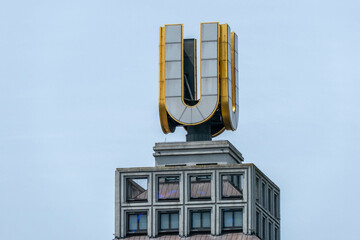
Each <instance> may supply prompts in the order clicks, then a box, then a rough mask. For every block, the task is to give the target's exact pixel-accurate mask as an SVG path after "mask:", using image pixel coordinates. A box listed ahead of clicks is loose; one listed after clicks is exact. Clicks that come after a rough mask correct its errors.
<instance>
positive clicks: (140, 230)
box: [126, 211, 149, 235]
mask: <svg viewBox="0 0 360 240" xmlns="http://www.w3.org/2000/svg"><path fill="white" fill-rule="evenodd" d="M139 214H144V215H145V216H146V229H139V224H140V221H137V222H136V223H137V229H136V231H130V229H129V226H130V216H131V215H137V216H138V215H139ZM148 220H149V219H148V211H136V212H127V213H126V234H127V235H146V234H147V233H148Z"/></svg>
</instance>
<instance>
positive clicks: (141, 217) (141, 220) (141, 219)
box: [138, 213, 147, 230]
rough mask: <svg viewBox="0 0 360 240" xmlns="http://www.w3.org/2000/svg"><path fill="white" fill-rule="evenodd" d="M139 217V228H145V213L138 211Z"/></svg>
mask: <svg viewBox="0 0 360 240" xmlns="http://www.w3.org/2000/svg"><path fill="white" fill-rule="evenodd" d="M138 219H139V230H146V229H147V215H146V214H143V213H140V214H139V216H138Z"/></svg>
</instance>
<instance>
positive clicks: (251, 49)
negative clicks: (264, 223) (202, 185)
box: [0, 0, 360, 240]
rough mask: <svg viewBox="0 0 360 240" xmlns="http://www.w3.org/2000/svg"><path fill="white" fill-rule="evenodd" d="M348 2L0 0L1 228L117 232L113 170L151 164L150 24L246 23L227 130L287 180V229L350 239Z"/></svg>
mask: <svg viewBox="0 0 360 240" xmlns="http://www.w3.org/2000/svg"><path fill="white" fill-rule="evenodd" d="M359 12H360V2H359V1H357V0H342V1H338V0H326V1H325V0H318V1H317V0H272V1H269V0H266V1H265V0H247V1H245V0H243V1H210V0H207V1H195V0H194V1H187V0H186V1H185V0H184V1H170V0H168V1H121V0H103V1H93V0H86V1H85V0H71V1H70V0H62V1H49V0H44V1H39V0H32V1H24V0H12V1H1V2H0V239H7V240H13V239H14V240H20V239H36V240H49V239H51V240H64V239H77V240H81V239H83V240H85V239H86V240H100V239H112V237H113V235H112V234H113V232H114V229H113V228H114V227H113V226H114V171H115V168H116V167H133V166H153V165H154V160H153V157H152V147H153V145H154V143H155V142H161V141H164V140H165V139H166V141H184V140H185V132H184V130H182V129H180V128H178V129H177V130H176V133H174V134H170V135H167V136H165V135H164V134H163V133H162V132H161V128H160V124H159V118H158V111H157V109H158V105H157V104H158V102H157V101H158V42H159V39H158V38H159V26H163V25H164V24H168V23H183V24H184V35H185V37H196V38H198V36H199V31H200V23H201V22H209V21H219V22H220V23H229V25H230V26H231V28H232V30H233V31H235V32H237V34H238V36H239V54H240V55H239V68H240V121H239V128H238V130H237V131H236V132H226V133H224V134H222V135H221V136H219V137H218V138H216V139H227V140H229V141H231V142H232V143H233V144H234V145H235V146H236V147H237V148H238V149H239V151H241V152H242V154H243V156H244V157H245V161H246V162H253V163H255V164H256V165H257V166H258V167H259V168H260V169H261V170H262V171H264V172H265V173H266V174H267V175H268V176H269V177H270V178H271V179H273V180H274V182H275V183H277V184H278V186H279V187H280V188H281V194H282V196H281V224H282V229H281V231H282V239H284V240H303V239H305V238H306V239H346V238H348V239H350V238H351V239H354V235H353V234H354V233H356V235H358V233H357V232H358V225H359V213H360V207H359V204H358V201H359V198H360V190H359V178H358V176H357V175H358V169H359V167H360V159H359V155H360V147H359V142H360V110H359V109H360V104H359V103H360V94H359V93H360V73H359V66H360V44H359V43H360V29H359V28H360V27H359V23H360V14H359Z"/></svg>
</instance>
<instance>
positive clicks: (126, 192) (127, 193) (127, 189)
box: [125, 176, 150, 203]
mask: <svg viewBox="0 0 360 240" xmlns="http://www.w3.org/2000/svg"><path fill="white" fill-rule="evenodd" d="M130 179H146V180H147V189H145V191H147V198H146V199H139V200H137V199H130V198H129V194H130V190H129V184H128V182H129V180H130ZM149 181H150V179H149V177H148V176H126V177H125V200H126V202H127V203H138V202H139V203H144V202H148V201H149V196H150V195H149V194H150V192H149ZM140 187H141V186H140Z"/></svg>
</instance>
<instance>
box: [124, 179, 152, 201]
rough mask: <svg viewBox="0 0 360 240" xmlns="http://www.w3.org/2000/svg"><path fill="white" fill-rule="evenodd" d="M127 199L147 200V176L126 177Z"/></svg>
mask: <svg viewBox="0 0 360 240" xmlns="http://www.w3.org/2000/svg"><path fill="white" fill-rule="evenodd" d="M126 184H127V200H132V201H141V200H142V201H144V200H147V195H148V194H147V187H148V179H147V178H128V179H127V182H126Z"/></svg>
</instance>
